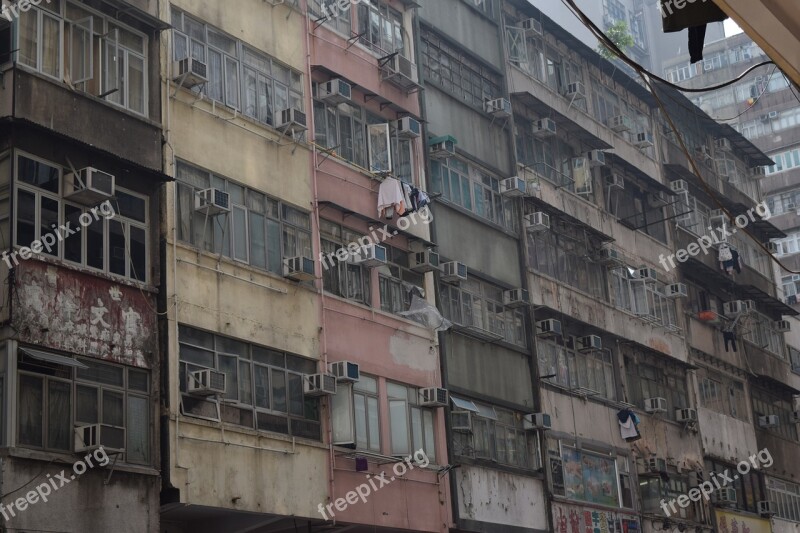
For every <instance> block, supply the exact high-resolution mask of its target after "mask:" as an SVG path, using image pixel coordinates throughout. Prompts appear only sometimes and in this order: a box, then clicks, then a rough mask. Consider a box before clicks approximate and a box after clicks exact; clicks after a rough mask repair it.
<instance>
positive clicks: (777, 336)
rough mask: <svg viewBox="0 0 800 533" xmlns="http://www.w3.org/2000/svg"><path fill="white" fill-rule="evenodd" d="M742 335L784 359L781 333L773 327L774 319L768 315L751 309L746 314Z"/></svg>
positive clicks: (783, 344)
mask: <svg viewBox="0 0 800 533" xmlns="http://www.w3.org/2000/svg"><path fill="white" fill-rule="evenodd" d="M743 337H744V339H745V340H746V341H749V342H751V343H753V344H755V345H756V346H758V347H759V348H761V349H762V350H766V351H768V352H770V353H771V354H773V355H776V356H778V357H779V358H781V359H785V358H786V355H785V350H786V344H785V341H784V337H783V333H781V332H780V331H777V330H776V329H775V321H774V320H771V319H770V318H769V317H768V316H766V315H763V314H761V313H759V312H758V311H753V312H751V313H750V314H749V315H748V321H747V325H746V329H745V332H744V334H743Z"/></svg>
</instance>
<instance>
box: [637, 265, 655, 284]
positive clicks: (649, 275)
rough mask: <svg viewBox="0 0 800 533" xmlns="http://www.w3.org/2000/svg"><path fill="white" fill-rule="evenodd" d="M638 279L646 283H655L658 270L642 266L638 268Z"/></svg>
mask: <svg viewBox="0 0 800 533" xmlns="http://www.w3.org/2000/svg"><path fill="white" fill-rule="evenodd" d="M639 279H642V280H644V281H646V282H647V283H655V282H656V281H658V272H656V269H654V268H649V267H642V268H640V269H639Z"/></svg>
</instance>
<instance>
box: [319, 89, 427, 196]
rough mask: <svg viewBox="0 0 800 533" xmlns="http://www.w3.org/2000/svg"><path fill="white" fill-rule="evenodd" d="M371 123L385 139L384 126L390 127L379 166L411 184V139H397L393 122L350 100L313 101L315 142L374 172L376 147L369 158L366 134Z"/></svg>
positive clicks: (376, 167)
mask: <svg viewBox="0 0 800 533" xmlns="http://www.w3.org/2000/svg"><path fill="white" fill-rule="evenodd" d="M317 90H318V89H317ZM370 126H374V127H375V129H376V131H378V132H379V133H380V140H381V141H383V139H384V138H385V131H384V129H385V128H388V130H389V137H388V138H389V144H390V147H389V151H388V152H387V151H385V150H383V151H382V159H381V160H380V162H381V165H380V167H381V169H384V170H386V169H388V170H389V171H391V172H392V175H393V176H394V177H395V178H397V179H399V180H401V181H404V182H406V183H409V184H411V183H414V172H413V166H414V165H413V163H412V155H411V154H412V152H413V147H412V145H413V141H412V140H411V139H402V138H400V136H399V135H398V131H397V128H396V127H395V123H394V122H388V121H387V120H386V119H384V118H382V117H380V116H378V115H375V114H373V113H370V112H369V111H367V110H366V108H363V107H360V106H357V105H355V104H353V103H342V104H339V105H334V106H330V105H327V104H325V103H324V102H322V101H319V100H314V129H315V131H314V141H315V142H316V143H317V144H318V145H320V146H322V147H324V148H329V149H331V150H333V153H334V154H335V155H336V156H338V157H340V158H342V159H344V160H345V161H349V162H350V163H353V164H354V165H356V166H357V167H360V168H363V169H368V170H369V171H377V170H378V166H376V165H375V163H376V162H377V161H379V159H378V157H377V155H378V151H377V150H374V155H373V159H370V150H369V147H370V142H371V141H369V140H368V137H367V132H368V129H370V128H369V127H370ZM384 144H385V141H384ZM387 154H388V155H389V157H388V159H387V158H386V155H387Z"/></svg>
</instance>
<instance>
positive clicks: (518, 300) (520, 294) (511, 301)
mask: <svg viewBox="0 0 800 533" xmlns="http://www.w3.org/2000/svg"><path fill="white" fill-rule="evenodd" d="M530 303H531V298H530V295H529V294H528V291H526V290H525V289H511V290H508V291H503V305H505V306H506V307H510V308H511V309H515V308H517V307H525V306H526V305H528V304H530Z"/></svg>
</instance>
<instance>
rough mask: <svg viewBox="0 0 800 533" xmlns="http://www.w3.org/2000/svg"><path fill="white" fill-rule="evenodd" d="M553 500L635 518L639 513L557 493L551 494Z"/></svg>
mask: <svg viewBox="0 0 800 533" xmlns="http://www.w3.org/2000/svg"><path fill="white" fill-rule="evenodd" d="M553 500H554V501H557V502H560V503H566V504H571V505H579V506H581V507H591V508H592V509H601V510H607V511H613V512H614V513H620V514H628V515H633V516H634V517H637V518H638V515H639V512H638V511H636V510H634V509H627V508H625V507H610V506H608V505H600V504H597V503H589V502H583V501H580V500H571V499H569V498H567V497H565V496H559V495H557V494H553ZM661 518H663V516H661Z"/></svg>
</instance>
